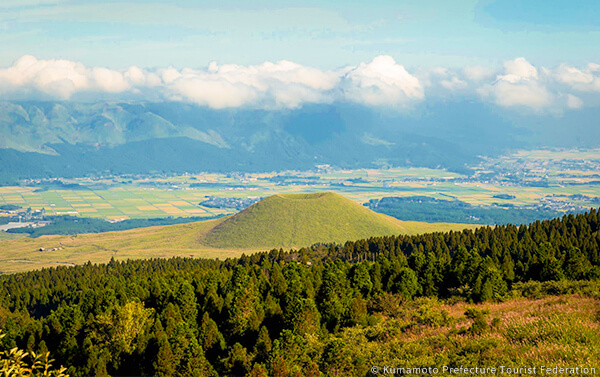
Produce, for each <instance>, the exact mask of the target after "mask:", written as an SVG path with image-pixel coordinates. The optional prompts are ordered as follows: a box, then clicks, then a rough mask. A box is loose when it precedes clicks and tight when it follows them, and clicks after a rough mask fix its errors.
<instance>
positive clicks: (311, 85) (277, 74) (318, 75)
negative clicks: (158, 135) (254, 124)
mask: <svg viewBox="0 0 600 377" xmlns="http://www.w3.org/2000/svg"><path fill="white" fill-rule="evenodd" d="M162 77H163V80H164V82H165V83H166V90H167V94H168V95H169V96H170V97H171V98H172V99H183V100H186V101H189V102H194V103H197V104H200V105H207V106H210V107H212V108H225V107H238V106H245V105H249V106H257V107H262V108H282V107H283V108H295V107H299V106H301V105H302V104H303V103H323V102H331V100H332V98H331V93H329V91H331V90H332V89H334V88H335V86H336V85H337V83H338V82H339V77H338V75H337V74H336V73H334V72H322V71H320V70H318V69H315V68H310V67H304V66H301V65H299V64H296V63H292V62H289V61H280V62H277V63H271V62H267V63H263V64H261V65H256V66H240V65H234V64H229V65H223V66H219V65H217V64H216V63H214V62H213V63H211V64H210V65H209V66H208V69H207V70H193V69H184V70H182V71H181V72H177V71H176V70H174V69H172V68H170V69H168V70H165V71H163V72H162Z"/></svg>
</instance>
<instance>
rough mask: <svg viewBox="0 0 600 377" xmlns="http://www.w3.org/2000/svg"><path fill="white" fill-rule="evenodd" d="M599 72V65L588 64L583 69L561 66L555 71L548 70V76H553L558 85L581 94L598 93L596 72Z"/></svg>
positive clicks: (599, 88) (599, 86)
mask: <svg viewBox="0 0 600 377" xmlns="http://www.w3.org/2000/svg"><path fill="white" fill-rule="evenodd" d="M598 71H600V65H598V64H595V63H590V64H588V66H587V67H586V68H584V69H579V68H576V67H571V66H568V65H566V64H561V65H560V66H559V67H558V68H557V69H556V70H554V71H551V70H549V74H550V75H552V76H554V77H555V78H556V80H557V81H558V82H560V83H563V84H566V85H568V86H569V87H571V88H573V89H575V90H578V91H581V92H600V76H598V74H596V72H598Z"/></svg>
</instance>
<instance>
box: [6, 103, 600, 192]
mask: <svg viewBox="0 0 600 377" xmlns="http://www.w3.org/2000/svg"><path fill="white" fill-rule="evenodd" d="M599 116H600V110H599V109H598V108H585V109H577V110H572V111H569V110H567V111H565V112H563V113H562V114H560V115H543V114H530V115H526V114H521V113H518V112H514V111H510V112H506V111H500V110H499V109H498V108H497V107H494V106H491V105H488V104H484V103H481V102H475V101H472V102H470V101H465V100H460V99H457V101H456V102H448V101H438V102H435V103H427V104H422V105H420V106H417V107H415V108H414V109H412V110H410V111H408V110H406V111H404V112H398V111H393V110H388V111H382V110H381V109H377V108H372V107H364V106H360V105H357V104H344V103H334V104H321V105H305V106H304V107H302V108H299V109H287V110H271V111H267V110H256V109H246V108H237V109H227V110H216V109H209V108H207V107H201V106H197V105H192V104H185V103H179V102H160V103H151V102H106V101H96V102H93V103H81V102H33V101H26V102H1V103H0V148H1V149H0V161H2V164H0V180H1V181H2V182H4V183H7V182H12V181H15V180H17V179H22V178H31V177H57V176H58V177H60V176H63V177H68V176H82V175H86V174H95V173H106V172H112V173H147V172H152V171H166V172H183V171H261V170H281V169H309V168H312V167H314V166H315V165H318V164H331V165H334V166H339V167H352V168H356V167H376V166H386V165H394V166H425V167H444V168H447V169H449V170H453V171H459V172H464V171H466V166H467V165H470V164H474V163H476V162H477V161H478V157H479V156H482V155H494V154H498V153H502V152H504V151H506V150H508V149H516V148H528V147H540V146H541V147H594V146H597V145H598V140H600V128H599V127H597V119H598V118H599Z"/></svg>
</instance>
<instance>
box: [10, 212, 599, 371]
mask: <svg viewBox="0 0 600 377" xmlns="http://www.w3.org/2000/svg"><path fill="white" fill-rule="evenodd" d="M599 225H600V213H599V211H597V210H591V211H590V212H587V213H585V214H579V215H568V216H564V217H563V218H560V219H554V220H548V221H538V222H535V223H532V224H530V225H529V226H524V225H523V226H513V225H506V226H497V227H493V228H492V227H483V228H479V229H477V230H475V231H471V230H466V231H462V232H448V233H433V234H425V235H417V236H402V235H400V236H389V237H374V238H370V239H364V240H358V241H349V242H346V243H345V244H343V245H335V244H332V245H314V246H312V247H310V248H303V249H300V250H289V251H284V250H281V249H280V250H271V251H269V252H262V253H256V254H252V255H249V256H242V257H241V258H237V259H227V260H224V261H219V260H209V259H191V258H173V259H153V260H129V261H124V262H119V261H115V260H111V261H110V262H109V263H107V264H100V265H96V264H91V263H87V264H85V265H81V266H75V267H57V268H51V269H43V270H41V271H32V272H28V273H23V274H15V275H9V276H2V277H0V329H2V332H3V334H5V336H4V337H3V338H2V339H0V348H1V349H9V348H12V347H15V346H18V347H20V348H21V349H24V350H28V351H34V352H36V353H39V354H45V353H46V352H48V351H49V352H50V353H51V355H52V357H53V358H54V359H55V360H56V362H55V365H65V366H67V367H68V370H67V372H68V373H69V374H70V375H72V376H88V375H157V376H175V375H177V376H179V375H189V376H244V375H251V376H267V375H268V376H319V375H321V373H326V374H327V373H330V372H331V371H332V370H337V369H335V368H337V367H338V366H339V365H340V363H352V362H355V361H352V360H346V359H344V357H343V355H345V354H344V345H343V344H342V343H340V341H339V339H336V338H335V334H338V333H339V332H340V331H343V330H344V329H346V328H349V327H354V326H371V325H373V324H374V323H376V322H377V317H378V316H379V315H381V313H382V311H384V310H385V305H386V300H389V299H395V300H400V301H399V302H402V301H404V302H410V301H411V300H414V299H415V298H417V297H435V298H440V299H453V300H465V301H471V302H482V301H490V300H492V301H502V300H505V299H506V298H507V295H508V294H509V292H510V291H511V289H513V288H514V287H515V286H516V285H518V284H523V283H525V282H531V281H539V282H549V281H559V282H560V281H581V280H600V253H599V249H600V234H599V233H600V232H599ZM330 374H331V373H330Z"/></svg>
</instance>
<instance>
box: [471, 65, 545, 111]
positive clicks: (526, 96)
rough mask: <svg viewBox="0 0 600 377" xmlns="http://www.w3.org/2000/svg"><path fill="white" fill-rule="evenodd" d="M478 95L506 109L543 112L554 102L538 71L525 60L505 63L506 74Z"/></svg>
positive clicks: (481, 90)
mask: <svg viewBox="0 0 600 377" xmlns="http://www.w3.org/2000/svg"><path fill="white" fill-rule="evenodd" d="M478 93H479V94H480V95H482V96H483V97H484V98H491V99H492V101H494V102H495V103H496V104H498V105H500V106H505V107H512V106H522V107H529V108H532V109H534V110H541V109H543V108H546V107H548V106H551V105H552V104H553V101H554V96H553V95H552V94H551V93H550V91H549V90H548V89H547V87H546V85H545V84H544V83H543V82H542V80H540V77H539V74H538V70H537V69H536V68H535V67H534V66H533V65H531V63H529V62H528V61H527V60H526V59H525V58H517V59H514V60H510V61H507V62H505V63H504V74H503V75H498V76H497V77H496V81H495V82H494V83H492V84H490V85H485V86H483V87H481V88H479V89H478Z"/></svg>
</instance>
